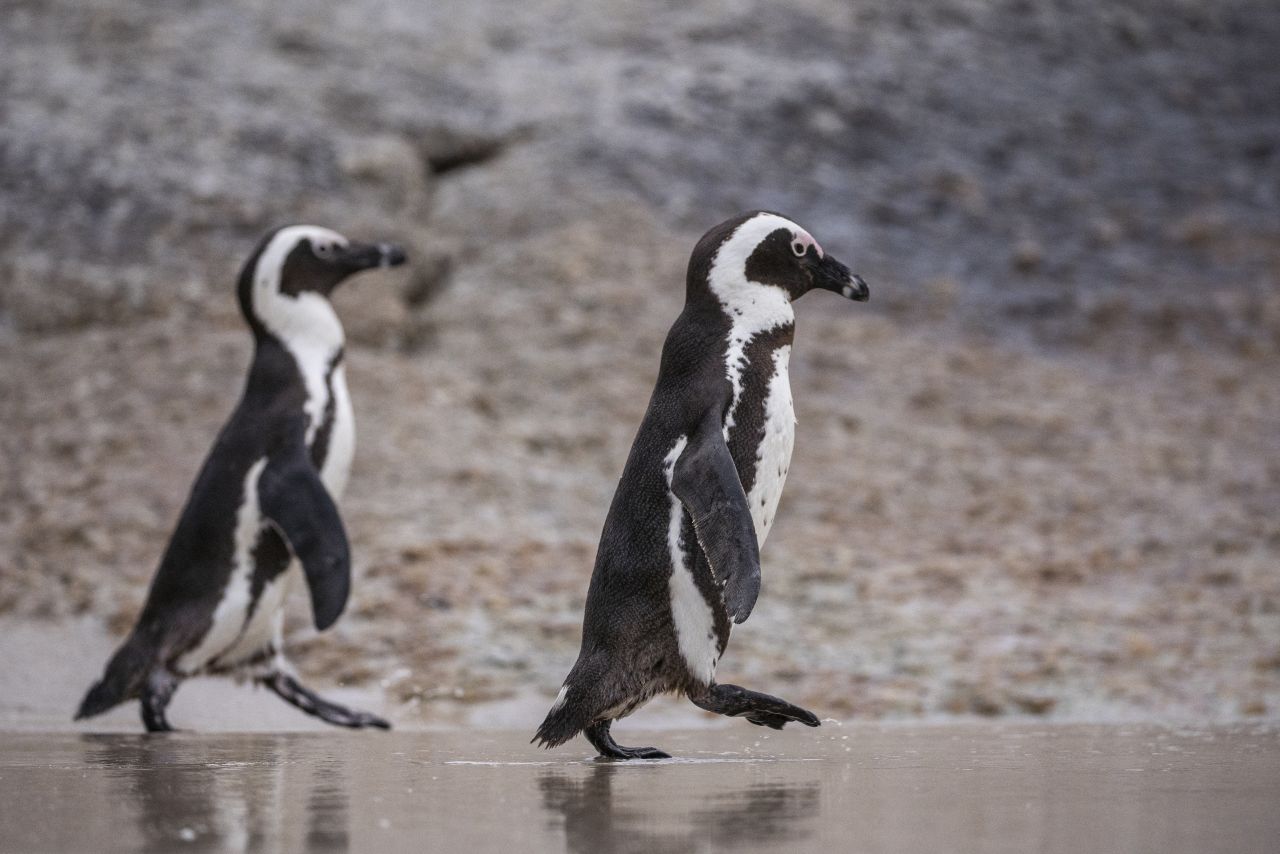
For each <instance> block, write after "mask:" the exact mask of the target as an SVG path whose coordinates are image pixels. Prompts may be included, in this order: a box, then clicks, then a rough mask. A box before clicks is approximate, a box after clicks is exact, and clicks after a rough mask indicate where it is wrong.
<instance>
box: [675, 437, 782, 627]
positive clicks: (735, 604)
mask: <svg viewBox="0 0 1280 854" xmlns="http://www.w3.org/2000/svg"><path fill="white" fill-rule="evenodd" d="M671 491H672V492H673V493H674V494H675V496H676V497H677V498H679V499H680V503H682V504H683V505H684V506H685V508H686V509H687V510H688V511H689V515H690V516H692V517H693V529H694V531H695V532H696V533H697V535H698V544H699V545H701V546H702V551H703V553H704V554H706V556H707V561H708V562H709V563H710V564H711V572H712V573H713V574H714V575H715V577H716V580H717V581H719V582H720V584H721V585H723V588H724V603H725V607H726V608H727V609H728V611H729V616H730V617H732V618H733V621H734V622H735V623H741V622H743V621H745V620H746V619H747V617H748V616H750V614H751V609H752V608H754V607H755V605H756V597H757V596H759V595H760V544H759V542H758V541H757V539H756V527H755V523H754V522H752V521H751V508H750V507H749V506H748V504H747V494H746V492H745V491H743V489H742V481H741V480H740V479H739V478H738V469H737V466H735V465H734V464H733V457H732V456H730V454H729V446H728V445H726V444H725V441H724V431H723V429H722V428H721V426H720V423H719V419H718V418H712V417H708V418H706V419H704V420H703V423H702V425H701V426H700V427H699V428H698V430H697V431H696V432H695V433H694V435H692V436H690V437H689V442H688V444H687V445H685V448H684V451H683V452H682V453H681V454H680V458H679V459H677V460H676V464H675V468H674V470H673V471H672V474H671Z"/></svg>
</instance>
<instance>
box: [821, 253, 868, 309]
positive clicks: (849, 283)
mask: <svg viewBox="0 0 1280 854" xmlns="http://www.w3.org/2000/svg"><path fill="white" fill-rule="evenodd" d="M816 255H817V253H816V252H815V251H814V250H813V248H812V247H811V248H810V249H809V252H808V254H807V255H806V256H805V258H804V262H805V266H806V267H808V269H809V273H810V275H811V276H812V277H813V286H814V287H815V288H822V289H823V290H824V291H832V292H833V293H837V294H840V296H842V297H844V298H845V299H851V300H853V301H854V302H866V301H867V300H869V299H871V289H870V288H868V287H867V283H866V282H864V281H863V280H862V277H861V276H859V275H858V274H857V273H852V272H850V271H849V268H848V267H846V266H845V265H843V264H841V263H840V262H839V261H837V260H836V259H835V258H833V257H831V256H830V255H824V256H822V257H821V258H817V257H816Z"/></svg>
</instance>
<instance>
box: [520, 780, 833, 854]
mask: <svg viewBox="0 0 1280 854" xmlns="http://www.w3.org/2000/svg"><path fill="white" fill-rule="evenodd" d="M618 773H627V772H626V771H624V770H623V769H620V768H618V767H617V766H614V765H604V764H601V765H595V766H592V767H591V769H590V770H589V771H588V772H587V775H586V776H585V778H580V775H578V774H573V773H565V772H564V771H562V770H559V769H556V770H548V771H546V772H544V773H543V774H542V775H541V776H540V777H539V778H538V788H539V789H540V790H541V792H542V804H543V807H544V808H545V809H546V811H547V813H548V814H549V819H548V823H549V824H550V826H552V827H557V826H560V825H561V824H563V826H564V832H565V840H566V843H567V844H568V846H569V850H570V851H577V852H593V854H597V853H598V852H604V851H618V852H637V854H640V852H644V854H665V852H672V853H673V854H675V852H681V854H683V852H691V851H700V850H706V848H707V846H708V844H710V846H711V847H712V848H716V849H731V848H737V847H742V846H756V847H758V846H760V845H762V844H767V843H769V842H777V843H778V844H779V845H780V846H781V845H783V844H794V843H795V842H797V841H799V840H802V839H805V838H807V837H809V836H810V835H812V833H813V829H812V828H811V827H809V826H808V825H811V824H812V822H813V819H815V818H816V817H817V816H818V814H819V811H820V806H821V797H820V787H819V784H818V783H817V782H816V781H814V782H807V783H763V784H755V785H750V786H744V787H741V788H729V789H723V790H720V791H717V792H715V793H712V794H706V795H702V796H700V799H699V801H698V802H697V804H696V806H694V808H692V809H691V810H690V811H689V813H688V818H687V821H685V822H683V823H682V824H679V823H672V822H670V821H663V822H661V823H659V822H658V821H655V817H656V816H655V812H654V810H653V809H651V808H649V807H646V806H645V805H644V804H641V803H636V804H634V805H632V806H629V807H628V806H624V805H622V804H618V805H615V804H614V796H613V780H614V775H615V774H618ZM655 827H662V828H664V830H655V829H654V828H655Z"/></svg>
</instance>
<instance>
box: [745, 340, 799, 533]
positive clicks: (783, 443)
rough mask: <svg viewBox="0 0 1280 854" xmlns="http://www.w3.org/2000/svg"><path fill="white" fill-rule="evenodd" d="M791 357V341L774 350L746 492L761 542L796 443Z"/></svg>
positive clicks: (770, 524) (771, 522)
mask: <svg viewBox="0 0 1280 854" xmlns="http://www.w3.org/2000/svg"><path fill="white" fill-rule="evenodd" d="M790 359H791V347H790V345H785V346H782V347H779V348H778V349H777V350H774V352H773V374H772V376H771V377H770V378H769V384H768V392H767V394H766V396H765V404H764V438H763V439H762V440H761V442H760V447H759V449H758V450H757V454H756V471H755V481H754V483H753V484H752V485H751V492H750V494H748V495H747V502H748V504H749V505H750V507H751V521H752V522H754V523H755V527H756V538H757V540H758V541H759V544H760V545H761V546H763V545H764V541H765V538H766V537H768V536H769V529H770V528H771V527H772V526H773V520H774V518H775V517H776V516H777V511H778V501H779V500H780V499H781V498H782V487H783V484H784V483H786V480H787V472H788V471H789V470H790V468H791V451H792V449H793V448H794V447H795V440H796V416H795V409H794V407H793V405H792V401H791V380H790V377H789V376H788V373H787V366H788V363H789V362H790Z"/></svg>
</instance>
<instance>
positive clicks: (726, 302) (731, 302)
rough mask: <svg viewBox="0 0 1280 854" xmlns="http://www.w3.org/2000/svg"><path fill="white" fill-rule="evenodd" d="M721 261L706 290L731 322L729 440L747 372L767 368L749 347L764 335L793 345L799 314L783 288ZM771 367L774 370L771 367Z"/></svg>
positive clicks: (727, 344)
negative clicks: (756, 360)
mask: <svg viewBox="0 0 1280 854" xmlns="http://www.w3.org/2000/svg"><path fill="white" fill-rule="evenodd" d="M721 255H723V253H721ZM720 260H721V259H720V256H717V259H716V263H714V264H713V265H712V267H711V271H710V273H709V275H708V276H707V290H708V291H709V292H710V293H711V294H712V295H713V296H714V297H715V298H716V301H717V302H718V303H719V305H718V308H719V310H720V312H721V313H722V314H723V315H724V316H725V317H727V318H728V320H729V330H728V332H727V333H726V336H725V344H724V371H725V378H726V379H727V380H728V381H729V385H730V386H731V387H732V390H733V400H732V402H731V403H730V405H729V407H728V410H727V412H726V418H725V424H724V432H725V438H726V439H727V438H728V436H729V432H730V430H731V429H732V428H733V426H734V422H735V419H736V414H737V409H738V404H739V403H740V402H741V400H742V392H743V388H744V386H745V378H746V372H747V371H749V370H753V369H754V370H760V369H762V368H763V367H764V365H752V364H751V360H750V358H749V357H748V346H749V345H750V344H751V342H752V341H753V340H755V339H756V338H758V337H759V336H761V335H765V334H769V335H770V337H771V338H773V339H776V346H784V345H790V344H791V341H792V337H793V335H794V330H795V322H796V315H795V310H794V309H793V308H792V306H791V295H790V294H788V293H787V292H786V291H784V290H783V289H782V288H779V287H776V286H774V285H766V284H762V283H760V282H753V281H751V280H750V279H748V278H747V277H746V276H745V275H744V274H743V272H742V271H743V266H742V265H740V264H738V263H736V259H735V260H734V262H733V263H732V264H721V263H720ZM769 367H770V369H771V368H772V365H770V366H769Z"/></svg>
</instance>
